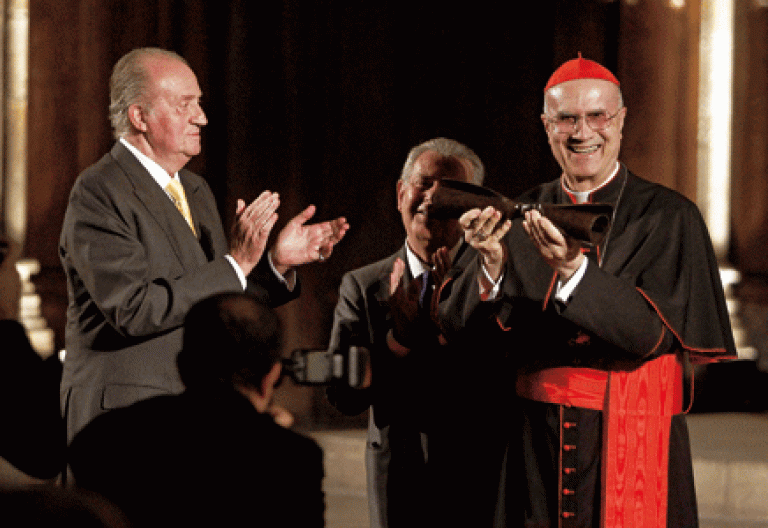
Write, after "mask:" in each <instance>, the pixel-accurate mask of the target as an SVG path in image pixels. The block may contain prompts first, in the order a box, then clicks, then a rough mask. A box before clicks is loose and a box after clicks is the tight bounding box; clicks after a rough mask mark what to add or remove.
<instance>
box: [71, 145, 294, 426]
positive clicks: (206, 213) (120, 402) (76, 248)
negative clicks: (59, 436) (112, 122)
mask: <svg viewBox="0 0 768 528" xmlns="http://www.w3.org/2000/svg"><path fill="white" fill-rule="evenodd" d="M179 176H180V178H181V182H182V184H183V185H184V190H185V193H186V195H187V200H188V202H189V207H190V210H191V212H192V217H193V219H194V223H195V228H196V230H197V233H199V240H198V239H197V238H196V237H195V235H194V233H193V232H192V230H191V229H190V228H189V226H188V225H187V224H186V222H185V220H184V218H183V217H182V215H181V214H180V213H179V212H178V211H177V209H176V208H175V207H174V205H173V204H172V203H171V201H170V200H169V199H168V197H167V195H166V194H165V192H164V191H163V189H161V188H160V186H159V185H157V183H156V182H155V180H154V179H153V178H152V176H151V175H150V174H149V173H148V172H147V171H146V170H145V169H144V167H143V166H142V165H141V163H140V162H139V161H138V160H137V159H136V157H135V156H134V155H133V154H131V152H130V151H128V149H126V148H125V146H123V145H122V144H121V143H120V142H117V143H116V144H115V145H114V147H113V148H112V150H111V152H109V153H108V154H106V155H105V156H104V157H102V159H101V160H99V161H98V162H97V163H96V164H94V165H93V166H91V167H89V168H87V169H86V170H85V171H83V173H82V174H80V176H79V177H78V179H77V180H76V182H75V184H74V187H73V189H72V192H71V195H70V198H69V204H68V207H67V212H66V215H65V218H64V224H63V228H62V232H61V240H60V246H59V254H60V258H61V262H62V265H63V267H64V271H65V273H66V277H67V290H68V296H69V305H68V308H67V325H66V360H65V364H64V372H63V378H62V386H61V396H62V409H63V412H64V416H65V419H66V421H67V430H68V435H67V436H68V439H69V440H70V441H71V439H72V437H73V435H74V434H75V433H76V432H77V431H78V430H80V429H81V428H82V427H83V426H84V425H85V424H86V423H87V422H89V421H90V420H91V419H92V418H93V417H95V416H96V415H98V414H100V413H102V412H104V411H106V410H109V409H112V408H116V407H123V406H126V405H129V404H131V403H133V402H135V401H137V400H141V399H145V398H148V397H150V396H154V395H158V394H163V393H180V392H181V391H182V390H183V386H182V383H181V381H180V379H179V376H178V373H177V371H176V354H177V353H178V352H179V350H180V349H181V339H182V324H183V321H184V317H185V315H186V313H187V311H188V310H189V308H190V307H191V306H192V305H193V304H194V303H196V302H198V301H200V300H202V299H203V298H205V297H208V296H210V295H213V294H215V293H220V292H225V291H241V288H242V287H241V284H240V282H239V280H238V278H237V275H236V273H235V271H234V269H233V268H232V265H231V264H230V263H229V262H228V261H227V260H226V259H225V258H224V255H225V254H226V253H227V250H228V245H227V240H226V236H225V233H224V229H223V227H222V224H221V219H220V217H219V214H218V211H217V208H216V201H215V199H214V197H213V194H212V193H211V190H210V188H209V187H208V185H207V184H206V183H205V181H204V180H203V179H202V178H200V177H199V176H197V175H195V174H193V173H192V172H190V171H187V170H181V171H180V173H179ZM266 260H267V259H266V257H265V258H263V259H262V262H261V263H260V264H259V266H258V267H257V269H256V270H254V272H253V273H251V275H250V276H249V277H248V283H249V285H248V291H250V292H252V293H253V294H254V295H257V296H258V297H260V298H261V299H263V300H265V301H267V302H268V303H270V304H272V305H277V304H281V303H284V302H286V301H287V300H289V299H291V298H293V297H294V296H296V295H298V289H294V291H293V292H289V291H288V289H287V288H286V287H285V286H284V285H283V284H282V283H280V281H279V280H278V279H277V277H275V275H274V274H273V273H272V272H271V270H270V269H269V265H268V263H266Z"/></svg>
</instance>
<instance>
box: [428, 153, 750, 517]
mask: <svg viewBox="0 0 768 528" xmlns="http://www.w3.org/2000/svg"><path fill="white" fill-rule="evenodd" d="M517 200H518V201H521V202H542V203H570V201H571V200H572V197H570V196H569V193H568V192H567V191H566V190H565V189H564V187H563V185H562V183H561V180H560V179H558V180H555V181H552V182H550V183H547V184H544V185H541V186H539V187H537V188H535V189H533V190H531V191H529V192H528V193H526V194H524V195H523V196H521V197H519V198H517ZM588 201H591V202H594V203H610V204H612V205H614V208H615V209H614V215H613V218H612V223H611V228H610V231H609V232H608V234H607V236H606V238H605V239H604V240H603V242H602V243H601V245H600V247H596V248H591V249H590V251H589V253H590V262H589V264H588V266H587V269H586V273H585V275H584V277H583V278H582V280H581V282H580V283H579V285H578V286H577V287H576V289H575V290H574V292H573V294H572V296H571V298H570V299H569V300H568V302H567V303H561V302H560V301H556V300H554V298H553V291H554V286H555V283H554V278H555V277H554V274H553V271H552V269H551V268H550V267H549V266H548V265H547V264H546V263H545V262H544V261H543V260H542V259H541V257H540V256H539V253H538V251H537V250H536V248H535V247H534V245H533V243H532V242H530V240H529V239H528V237H527V236H526V234H525V232H524V231H523V229H522V226H521V225H520V221H516V222H515V223H514V224H513V226H512V229H511V230H510V233H509V234H508V235H507V239H506V240H507V243H508V249H509V261H508V265H507V267H506V268H505V271H504V280H503V285H502V293H501V296H500V298H498V300H497V301H495V302H482V301H481V300H480V297H479V294H478V292H477V290H478V288H477V279H476V277H477V273H480V272H481V271H480V270H479V262H475V263H473V264H471V265H470V266H469V267H468V268H467V269H466V270H465V273H464V274H462V275H461V276H459V277H457V278H456V279H455V280H454V281H453V283H452V284H450V285H449V286H450V287H449V288H447V289H446V290H445V292H444V296H443V298H442V302H441V305H440V317H441V323H442V326H443V329H444V332H445V334H446V336H448V337H449V338H451V339H467V338H470V337H469V336H473V335H474V336H475V338H477V336H478V335H482V336H483V337H484V339H485V340H486V343H487V346H489V347H493V348H496V349H498V350H499V353H503V354H505V355H506V356H507V359H508V365H509V375H508V378H507V379H508V380H509V384H508V387H509V415H508V416H507V417H505V419H507V418H508V420H509V421H508V423H507V425H508V432H507V434H508V438H509V443H508V447H507V456H506V460H505V467H504V468H503V470H502V475H503V480H504V485H503V486H502V489H501V492H500V497H499V503H498V504H499V508H498V515H497V520H498V525H499V526H510V527H520V526H526V527H532V526H537V527H546V526H558V522H561V523H562V526H579V527H582V526H583V527H593V526H595V527H596V526H600V517H601V514H605V512H606V511H608V512H611V513H610V515H613V517H611V523H612V524H611V525H613V526H628V527H629V526H632V527H633V528H639V527H641V526H659V525H662V526H663V525H666V526H675V527H680V526H696V525H697V520H696V519H697V511H696V498H695V492H694V485H693V471H692V463H691V455H690V447H689V442H688V433H687V426H686V423H685V415H684V413H682V412H680V411H682V410H684V409H685V407H687V404H688V403H689V402H685V403H683V402H682V401H679V402H677V406H676V410H675V411H671V414H673V415H671V416H670V417H668V418H667V422H666V425H663V424H658V423H656V422H657V421H658V420H655V419H653V418H650V419H648V417H644V418H641V419H640V421H639V422H628V423H629V424H630V425H627V424H623V425H624V426H625V429H626V428H627V427H628V428H629V429H630V430H629V431H626V430H625V431H623V432H622V433H620V434H619V435H618V436H616V435H614V436H613V437H611V438H613V439H612V440H611V442H616V440H617V439H618V444H616V445H617V446H618V447H617V448H616V449H618V452H619V453H621V459H620V460H619V461H618V462H617V461H616V460H614V459H613V458H612V457H607V458H608V462H609V464H606V462H605V460H603V459H604V458H606V457H604V456H603V454H604V453H605V452H614V451H605V449H608V447H609V444H608V443H607V442H606V438H608V437H609V436H610V435H609V433H608V428H607V426H606V421H607V420H608V416H612V418H611V419H612V420H614V421H613V422H612V423H616V416H618V415H617V414H616V413H615V411H614V410H615V409H616V408H617V406H618V408H619V410H620V411H621V412H625V411H627V409H629V410H628V411H627V412H628V413H630V414H631V413H632V412H634V411H633V409H634V408H640V410H641V411H643V412H644V410H645V409H643V408H644V407H647V406H648V405H651V406H652V405H655V404H656V403H658V401H671V399H672V396H671V394H672V393H673V392H675V393H676V397H678V396H679V395H680V393H682V392H683V391H682V390H681V389H682V384H683V379H682V378H683V375H682V370H681V369H682V368H684V367H685V366H686V365H690V361H693V362H708V361H714V360H717V359H721V358H727V357H735V355H736V353H735V346H734V343H733V337H732V334H731V328H730V322H729V318H728V313H727V308H726V304H725V298H724V294H723V288H722V283H721V280H720V274H719V270H718V265H717V261H716V259H715V256H714V251H713V249H712V244H711V241H710V239H709V234H708V232H707V229H706V226H705V224H704V221H703V219H702V217H701V214H700V213H699V211H698V209H697V208H696V206H695V205H694V204H693V203H692V202H691V201H690V200H688V199H687V198H685V197H683V196H682V195H680V194H679V193H677V192H675V191H672V190H670V189H667V188H665V187H663V186H660V185H657V184H654V183H651V182H649V181H646V180H643V179H641V178H639V177H637V176H635V175H633V174H631V173H630V172H629V171H627V169H626V167H624V166H623V165H620V167H619V170H618V172H617V174H616V175H615V176H614V177H613V178H612V179H611V180H610V181H609V182H607V183H606V184H605V185H604V186H602V187H601V188H599V189H597V190H595V191H593V192H592V193H591V196H590V197H589V200H588ZM494 326H495V327H496V329H494V328H493V327H494ZM660 363H664V364H665V365H667V366H671V370H670V369H667V370H664V369H661V370H658V369H657V370H655V371H653V372H654V374H652V375H650V376H649V375H647V374H646V373H647V372H648V371H649V369H650V370H652V369H654V368H655V365H657V364H660ZM553 368H554V369H555V372H561V371H565V372H568V373H570V374H571V375H572V374H573V373H576V374H577V375H578V374H580V373H582V372H583V373H587V374H588V375H592V374H593V373H595V374H597V375H601V374H604V375H606V376H607V379H608V381H607V386H608V389H607V391H606V403H605V406H604V407H603V408H602V409H599V410H595V409H593V408H582V407H580V406H579V405H570V404H563V403H562V402H560V401H559V400H556V399H555V400H549V399H543V400H544V401H542V399H538V401H536V399H531V397H529V395H528V393H527V392H525V390H523V391H522V392H523V396H522V397H521V396H520V393H521V390H520V389H519V388H518V389H517V390H516V382H517V383H521V380H523V382H522V384H521V385H525V381H526V380H529V379H531V378H530V376H534V377H535V376H537V375H539V374H540V373H542V372H553V371H552V370H551V369H553ZM659 373H661V374H659ZM670 373H673V374H670ZM665 376H666V377H665ZM620 383H624V384H625V386H623V387H621V386H620ZM667 392H669V394H667ZM617 396H622V397H624V398H625V400H626V401H624V402H622V403H621V404H619V403H618V402H617V400H618V399H619V398H618V397H617ZM665 399H666V400H665ZM680 399H681V400H682V398H680ZM608 400H610V403H611V405H614V407H610V406H609V404H608ZM552 401H558V403H551V402H552ZM654 402H656V403H654ZM622 406H623V407H622ZM609 409H614V410H612V411H611V412H610V413H609V412H608V410H609ZM611 413H613V414H611ZM621 416H623V415H621ZM644 420H645V421H644ZM625 433H626V434H625ZM654 435H655V439H654V438H652V439H650V440H649V439H648V438H643V437H644V436H645V437H650V436H654ZM633 438H634V440H637V439H638V438H639V440H640V441H642V442H646V443H645V444H642V443H641V444H634V443H633V441H634V440H633ZM610 445H611V446H614V444H610ZM647 448H648V449H647ZM649 449H650V450H653V449H660V451H659V452H660V453H661V454H660V455H659V456H662V455H663V456H668V464H667V463H664V464H663V465H664V467H663V468H661V469H660V471H661V473H660V475H661V477H658V478H660V479H661V480H662V481H663V482H662V483H661V488H660V489H661V495H662V497H661V500H660V501H658V504H656V506H657V508H656V510H658V511H655V510H654V508H653V507H650V508H649V507H648V504H645V505H643V504H642V503H639V504H640V505H639V506H632V501H631V500H629V501H628V503H627V504H630V506H631V507H629V508H627V507H624V506H621V505H619V506H616V505H615V504H614V505H613V506H612V507H610V508H606V507H605V504H604V501H606V500H608V502H609V503H611V501H613V500H614V499H615V498H616V497H615V496H614V495H616V494H618V495H621V492H623V491H626V489H625V484H626V483H631V482H633V481H641V480H643V479H646V478H649V473H648V472H647V471H646V466H644V464H646V465H647V461H646V460H644V459H643V457H648V456H649V453H648V452H647V451H649ZM660 460H662V462H664V461H666V459H660ZM617 464H618V466H617ZM633 464H634V465H633ZM657 469H658V468H657ZM619 473H621V474H619ZM667 483H668V486H667ZM606 486H608V487H611V489H610V490H608V492H609V494H608V495H606V490H605V488H606ZM665 487H666V491H665V490H664V488H665ZM616 489H618V492H617V491H616ZM610 493H613V494H614V495H610ZM606 497H608V499H606ZM617 512H618V513H617ZM558 519H559V520H558Z"/></svg>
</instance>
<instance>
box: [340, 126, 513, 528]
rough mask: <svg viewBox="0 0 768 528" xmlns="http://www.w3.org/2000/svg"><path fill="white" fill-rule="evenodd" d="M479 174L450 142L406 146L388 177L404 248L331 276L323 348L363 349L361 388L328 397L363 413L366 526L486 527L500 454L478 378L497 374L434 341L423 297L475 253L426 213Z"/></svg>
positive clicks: (465, 350)
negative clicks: (329, 323)
mask: <svg viewBox="0 0 768 528" xmlns="http://www.w3.org/2000/svg"><path fill="white" fill-rule="evenodd" d="M483 177H484V167H483V163H482V162H481V160H480V158H479V157H478V156H477V155H476V154H475V153H474V152H473V151H472V150H470V149H469V148H467V147H466V146H465V145H462V144H461V143H459V142H457V141H454V140H451V139H446V138H436V139H432V140H429V141H426V142H424V143H422V144H420V145H417V146H416V147H414V148H413V149H411V151H410V153H409V154H408V157H407V160H406V162H405V165H404V167H403V170H402V173H401V177H400V179H399V180H398V182H397V208H398V211H399V212H400V215H401V217H402V221H403V226H404V227H405V232H406V240H405V244H404V246H403V247H402V248H401V249H400V250H398V251H397V252H396V253H394V254H392V255H390V256H389V257H387V258H384V259H382V260H380V261H378V262H374V263H372V264H369V265H367V266H364V267H362V268H359V269H357V270H353V271H350V272H349V273H347V274H345V275H344V277H343V278H342V282H341V286H340V289H339V301H338V304H337V305H336V310H335V314H334V323H333V330H332V334H331V342H330V349H331V350H333V351H334V352H337V353H344V351H345V350H346V349H347V348H348V347H350V346H360V347H366V348H368V349H369V350H370V352H371V355H370V365H371V369H370V372H369V374H370V382H369V384H367V386H366V387H365V388H352V387H349V386H344V385H341V384H338V385H333V386H331V387H329V389H328V398H329V401H330V402H331V403H332V404H333V405H335V406H336V407H337V408H338V409H339V410H340V411H341V412H343V413H345V414H350V415H355V414H359V413H361V412H364V411H365V410H366V409H368V410H369V427H368V440H367V446H366V469H367V482H368V484H367V488H368V503H369V511H370V521H371V527H372V528H386V527H388V528H402V527H413V528H417V527H421V526H490V523H491V520H492V514H493V505H494V503H495V498H496V489H497V481H496V480H495V478H496V477H497V476H498V475H499V468H500V464H501V456H502V449H501V448H502V445H501V442H500V435H499V434H498V431H496V430H495V421H494V420H493V416H492V413H493V409H494V405H495V401H497V400H496V397H495V394H492V391H495V390H496V387H497V386H500V385H501V384H494V383H487V382H486V381H487V377H486V373H487V372H500V371H501V370H500V369H494V368H493V367H491V366H490V365H487V364H485V362H484V360H479V361H478V357H479V354H477V353H476V351H474V350H472V349H471V348H470V347H469V346H467V344H466V343H464V344H461V343H445V342H444V340H443V339H442V336H441V332H440V329H439V328H438V327H437V326H436V324H435V323H434V322H433V316H432V315H433V314H432V313H431V311H432V306H433V303H432V302H431V299H432V298H433V296H432V293H433V292H435V291H439V288H440V286H441V285H442V284H443V283H444V282H445V281H446V280H450V278H451V277H452V276H453V275H454V274H456V273H458V271H459V270H460V269H461V268H462V267H463V266H465V265H466V263H467V262H470V261H471V260H472V259H475V258H478V257H477V252H476V250H475V249H474V248H472V247H470V246H469V244H466V243H464V242H463V240H462V232H461V229H460V227H459V225H458V222H457V221H456V220H444V219H443V220H437V219H434V218H429V216H428V214H427V206H428V205H429V203H430V201H431V198H432V195H433V194H434V192H435V191H436V190H437V189H438V188H439V186H440V182H441V181H442V180H444V179H452V180H459V181H462V182H470V183H475V184H481V183H482V181H483ZM425 272H426V273H425ZM489 286H490V287H491V291H492V288H493V284H489ZM478 287H480V285H478ZM436 297H437V295H435V296H434V298H436Z"/></svg>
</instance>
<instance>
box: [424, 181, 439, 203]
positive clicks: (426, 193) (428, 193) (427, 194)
mask: <svg viewBox="0 0 768 528" xmlns="http://www.w3.org/2000/svg"><path fill="white" fill-rule="evenodd" d="M439 185H440V180H435V181H433V182H432V185H430V186H429V188H428V189H427V190H426V191H424V201H425V202H426V203H432V195H434V194H435V193H436V192H437V188H438V186H439Z"/></svg>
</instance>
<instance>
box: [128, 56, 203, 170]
mask: <svg viewBox="0 0 768 528" xmlns="http://www.w3.org/2000/svg"><path fill="white" fill-rule="evenodd" d="M145 67H146V71H147V73H148V77H149V90H148V92H149V93H147V94H146V96H145V100H144V101H143V104H142V105H134V106H133V107H132V109H131V110H130V112H132V123H133V124H134V127H136V129H137V131H138V132H140V135H141V137H140V145H139V147H140V150H142V152H144V154H147V155H148V156H149V157H150V158H152V159H153V160H154V161H156V162H157V163H158V164H159V165H160V166H161V167H163V168H164V169H165V170H166V171H168V173H169V174H174V173H175V172H177V171H178V170H179V169H181V168H182V167H183V166H184V165H186V164H187V162H188V161H189V160H190V159H191V158H192V157H193V156H196V155H197V154H199V153H200V147H201V145H200V129H201V128H202V127H203V126H205V125H206V124H207V123H208V119H207V118H206V116H205V112H203V109H202V108H201V107H200V97H201V91H200V87H199V86H198V84H197V78H196V77H195V74H194V73H193V72H192V70H191V69H190V68H189V66H187V65H186V64H184V63H183V62H181V61H178V60H175V59H172V58H169V57H164V56H159V57H150V58H147V59H146V63H145ZM137 112H138V113H137Z"/></svg>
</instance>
